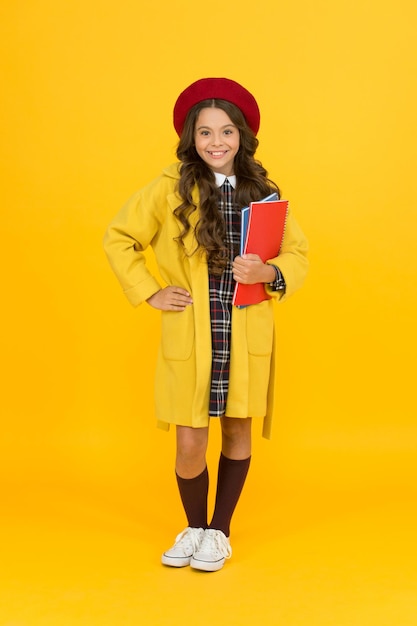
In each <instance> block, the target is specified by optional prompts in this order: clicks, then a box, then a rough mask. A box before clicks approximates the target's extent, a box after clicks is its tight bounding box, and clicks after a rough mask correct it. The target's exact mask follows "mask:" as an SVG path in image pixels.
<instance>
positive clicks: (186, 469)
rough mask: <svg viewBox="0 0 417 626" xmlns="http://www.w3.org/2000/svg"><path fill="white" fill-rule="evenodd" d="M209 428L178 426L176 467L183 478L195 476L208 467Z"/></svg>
mask: <svg viewBox="0 0 417 626" xmlns="http://www.w3.org/2000/svg"><path fill="white" fill-rule="evenodd" d="M207 441H208V428H189V427H187V426H177V457H176V464H175V469H176V472H177V474H178V475H179V476H181V477H182V478H194V477H195V476H198V474H200V473H201V472H202V471H203V470H204V469H205V467H206V451H207Z"/></svg>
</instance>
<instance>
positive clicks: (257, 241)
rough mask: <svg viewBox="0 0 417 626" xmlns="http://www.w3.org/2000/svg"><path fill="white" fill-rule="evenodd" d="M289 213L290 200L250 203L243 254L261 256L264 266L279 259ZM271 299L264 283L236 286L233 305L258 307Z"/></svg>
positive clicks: (243, 220)
mask: <svg viewBox="0 0 417 626" xmlns="http://www.w3.org/2000/svg"><path fill="white" fill-rule="evenodd" d="M287 212H288V200H272V201H266V202H265V201H261V202H251V204H250V207H249V218H248V219H247V220H245V219H242V245H241V253H243V254H249V253H252V254H258V255H259V256H260V257H261V259H262V261H263V262H264V263H265V261H267V260H269V259H273V258H274V257H276V256H278V253H279V251H280V248H281V244H282V238H283V236H284V230H285V222H286V219H287ZM245 223H247V227H245ZM245 231H246V232H245ZM270 297H271V296H270V295H269V294H268V293H267V292H266V289H265V285H264V284H263V283H256V284H254V285H243V284H242V283H236V286H235V292H234V294H233V304H234V305H235V306H247V305H249V304H257V303H258V302H262V300H269V299H270Z"/></svg>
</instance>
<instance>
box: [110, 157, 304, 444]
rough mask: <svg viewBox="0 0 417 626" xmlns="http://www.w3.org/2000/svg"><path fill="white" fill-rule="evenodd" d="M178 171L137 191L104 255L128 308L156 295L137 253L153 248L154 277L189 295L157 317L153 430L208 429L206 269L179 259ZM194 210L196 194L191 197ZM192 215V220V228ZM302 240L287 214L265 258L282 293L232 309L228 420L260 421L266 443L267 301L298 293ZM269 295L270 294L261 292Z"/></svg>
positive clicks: (198, 259) (269, 386)
mask: <svg viewBox="0 0 417 626" xmlns="http://www.w3.org/2000/svg"><path fill="white" fill-rule="evenodd" d="M178 179H179V172H178V164H177V163H176V164H173V165H171V166H169V167H168V168H166V169H164V170H163V172H162V174H161V176H159V177H158V178H157V179H156V180H154V181H152V182H151V183H150V184H149V185H147V186H146V187H145V188H144V189H142V190H140V191H138V192H137V193H136V194H135V195H134V196H133V197H132V198H131V199H130V200H129V201H128V202H127V204H126V205H125V206H124V207H123V208H122V210H121V211H120V212H119V213H118V215H116V217H115V218H114V220H113V221H112V222H111V224H110V226H109V227H108V230H107V232H106V235H105V238H104V248H105V251H106V254H107V256H108V259H109V261H110V264H111V267H112V268H113V270H114V272H115V274H116V276H117V278H118V279H119V281H120V283H121V285H122V288H123V290H124V293H125V295H126V296H127V298H128V299H129V301H130V302H131V303H132V304H133V305H134V306H137V305H139V304H141V303H142V302H144V301H145V300H146V299H147V298H149V297H150V296H151V295H152V294H154V293H155V292H156V291H158V290H159V289H160V288H161V285H160V284H159V282H158V280H157V279H156V278H155V277H154V276H153V275H152V273H151V272H150V270H149V268H148V267H147V266H146V259H145V256H144V254H143V251H144V250H146V248H148V246H151V247H152V249H153V251H154V253H155V257H156V261H157V264H158V268H159V272H160V275H161V277H162V279H163V280H164V281H165V283H166V284H167V285H176V286H178V287H183V288H184V289H186V290H187V291H189V292H190V294H191V295H192V298H193V304H192V305H191V306H188V307H187V308H186V309H185V311H183V312H178V313H175V312H172V311H162V312H161V316H162V333H161V344H160V348H159V353H158V360H157V367H156V377H155V402H156V417H157V420H158V426H159V427H161V428H164V429H166V430H167V429H169V424H180V425H183V426H192V427H196V428H197V427H203V426H207V425H208V420H209V417H208V404H209V391H210V376H211V328H210V303H209V287H208V272H207V263H206V261H205V258H204V255H203V254H202V253H200V252H196V253H195V254H190V255H189V256H187V255H185V254H184V251H183V250H181V248H180V246H179V245H178V243H177V242H176V241H174V238H175V237H177V236H178V234H179V232H180V225H179V223H178V220H177V219H176V218H175V217H174V215H173V211H174V209H175V208H176V207H177V206H178V205H179V204H180V203H181V199H180V197H179V196H178V194H177V193H176V186H177V183H178ZM193 199H194V200H195V202H196V204H197V206H198V189H197V188H196V189H195V190H194V193H193ZM197 219H198V211H194V213H193V214H192V216H191V219H190V221H191V224H192V226H194V225H195V223H196V221H197ZM184 243H185V247H186V250H187V252H188V253H191V252H193V250H195V238H194V230H193V228H192V229H191V230H190V232H189V233H188V235H187V237H186V239H185V242H184ZM306 253H307V241H306V239H305V237H304V235H303V233H302V231H301V230H300V228H299V226H298V224H297V223H296V221H295V220H294V218H293V216H292V215H291V212H290V213H289V215H288V219H287V224H286V229H285V234H284V240H283V245H282V247H281V251H280V254H279V257H278V258H276V259H270V262H271V263H274V264H275V265H277V266H278V267H279V268H280V270H281V272H282V274H283V275H284V278H285V282H286V285H287V289H286V293H285V295H284V296H282V297H281V296H280V295H279V293H274V292H272V291H270V293H271V295H273V296H275V298H272V299H271V300H265V301H264V302H261V303H260V304H256V305H251V306H248V307H245V308H242V309H238V308H236V307H233V312H232V340H231V364H230V382H229V393H228V399H227V407H226V415H228V416H230V417H241V418H244V417H264V427H263V435H264V436H265V437H267V438H269V437H270V432H271V419H272V405H273V388H274V379H273V374H274V317H273V300H274V299H279V298H280V300H281V301H284V300H285V299H286V298H288V297H289V296H290V295H291V294H292V293H293V292H294V291H295V290H296V289H298V288H299V287H300V286H301V285H302V283H303V281H304V278H305V275H306V272H307V265H308V263H307V259H306ZM266 289H269V287H266Z"/></svg>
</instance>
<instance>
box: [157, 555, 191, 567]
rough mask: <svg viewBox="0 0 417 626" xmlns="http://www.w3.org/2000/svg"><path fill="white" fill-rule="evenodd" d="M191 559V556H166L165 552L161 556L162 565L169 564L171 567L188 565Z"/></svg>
mask: <svg viewBox="0 0 417 626" xmlns="http://www.w3.org/2000/svg"><path fill="white" fill-rule="evenodd" d="M190 561H191V557H190V558H188V559H187V558H182V559H181V558H175V557H172V556H166V555H165V554H163V555H162V558H161V562H162V565H168V566H169V567H187V565H189V564H190Z"/></svg>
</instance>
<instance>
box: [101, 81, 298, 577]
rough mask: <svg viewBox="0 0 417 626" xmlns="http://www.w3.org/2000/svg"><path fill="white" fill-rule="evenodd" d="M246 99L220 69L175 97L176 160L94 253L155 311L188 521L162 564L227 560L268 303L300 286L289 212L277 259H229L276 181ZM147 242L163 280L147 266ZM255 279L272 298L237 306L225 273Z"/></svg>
mask: <svg viewBox="0 0 417 626" xmlns="http://www.w3.org/2000/svg"><path fill="white" fill-rule="evenodd" d="M259 123H260V114H259V109H258V105H257V103H256V100H255V98H254V97H253V96H252V94H251V93H250V92H249V91H247V90H246V89H245V88H244V87H243V86H241V85H240V84H238V83H236V82H235V81H232V80H230V79H227V78H204V79H201V80H198V81H196V82H195V83H192V84H191V85H190V86H189V87H187V88H186V89H185V90H184V91H183V92H182V93H181V94H180V96H179V97H178V99H177V101H176V103H175V107H174V126H175V129H176V131H177V133H178V135H179V144H178V148H177V157H178V162H177V163H175V164H173V165H171V166H169V167H168V168H166V169H164V170H163V172H162V174H161V175H160V176H159V177H158V178H157V179H156V180H154V181H153V182H151V183H150V184H149V185H147V186H146V187H145V188H144V189H142V190H140V191H139V192H137V193H136V194H135V195H134V196H133V197H132V198H131V199H130V200H129V201H128V202H127V204H126V205H125V207H124V208H123V209H122V210H121V211H120V212H119V214H118V215H117V216H116V217H115V219H114V220H113V221H112V223H111V224H110V226H109V228H108V230H107V233H106V236H105V242H104V245H105V250H106V253H107V255H108V258H109V261H110V264H111V266H112V268H113V270H114V272H115V273H116V275H117V277H118V279H119V281H120V283H121V285H122V287H123V290H124V292H125V294H126V296H127V297H128V299H129V301H130V302H131V303H132V304H133V305H134V306H137V305H139V304H141V303H142V302H147V303H148V304H149V305H151V306H152V307H154V308H155V309H159V310H160V311H161V312H162V313H161V316H162V320H161V321H162V336H161V345H160V349H159V354H158V361H157V370H156V380H155V404H156V415H157V420H158V426H159V427H161V428H163V429H165V430H168V429H169V426H170V425H171V424H173V425H175V428H176V465H175V471H176V479H177V484H178V488H179V492H180V497H181V501H182V504H183V507H184V511H185V515H186V518H187V527H186V528H185V530H183V531H182V532H181V533H180V534H179V535H178V536H177V538H176V540H175V543H174V545H173V546H172V548H170V549H169V550H167V551H166V552H164V553H163V555H162V563H163V564H165V565H169V566H173V567H183V566H186V565H191V567H192V568H195V569H199V570H204V571H216V570H219V569H221V568H222V567H223V565H224V562H225V559H227V558H229V557H230V556H231V553H232V550H231V546H230V539H229V536H230V522H231V519H232V515H233V513H234V510H235V507H236V505H237V503H238V500H239V497H240V494H241V491H242V488H243V486H244V483H245V479H246V476H247V472H248V469H249V464H250V459H251V422H252V418H263V434H264V436H265V437H267V438H269V436H270V429H271V418H272V399H273V387H274V380H273V376H272V372H273V363H274V321H273V301H274V300H275V301H280V302H283V301H285V300H286V298H288V296H290V295H291V294H292V293H293V292H294V291H296V290H297V289H298V288H299V287H300V286H301V285H302V283H303V281H304V278H305V275H306V271H307V259H306V254H307V242H306V239H305V237H304V235H303V233H302V231H301V230H300V228H299V226H298V224H297V223H296V221H295V219H294V217H293V215H292V213H291V212H289V214H288V216H287V222H286V229H285V234H284V238H283V242H282V246H281V249H280V253H279V255H278V256H277V257H276V258H273V259H268V260H267V262H266V263H263V261H262V260H261V258H260V257H259V256H258V255H257V254H247V255H244V257H242V256H240V255H239V243H240V218H241V213H240V212H241V209H242V208H243V207H245V206H247V205H248V204H249V203H250V202H251V201H256V200H260V199H262V198H264V197H265V196H267V195H269V194H270V193H271V192H273V191H275V192H277V193H278V194H279V190H278V187H277V185H276V184H275V183H274V182H273V181H271V180H270V179H269V178H268V176H267V172H266V170H265V169H264V168H263V166H262V165H261V163H260V162H259V161H257V160H256V159H255V152H256V149H257V147H258V140H257V138H256V135H257V132H258V129H259ZM149 246H151V247H152V249H153V251H154V253H155V257H156V260H157V264H158V268H159V271H160V275H161V278H162V280H163V282H164V285H160V283H159V282H158V280H157V279H156V277H155V276H153V275H152V273H151V272H150V270H149V269H148V267H147V265H146V260H145V256H144V254H143V252H144V251H145V250H146V248H148V247H149ZM236 282H239V283H243V284H254V283H263V284H264V288H265V290H266V291H267V293H268V294H269V295H271V296H273V297H272V299H267V300H264V301H263V302H261V303H259V304H255V305H251V306H248V307H245V308H237V307H234V306H233V305H232V297H233V291H234V286H235V283H236ZM216 418H218V419H219V420H220V423H221V432H222V449H221V453H220V460H219V470H218V480H217V491H216V500H215V506H214V512H213V514H212V516H211V519H210V522H209V523H208V520H207V495H208V486H209V477H208V469H207V464H206V450H207V445H208V435H209V424H210V422H211V421H212V420H213V419H216Z"/></svg>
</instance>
